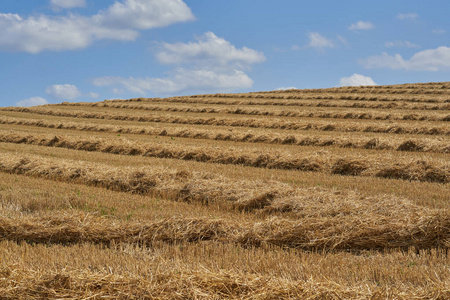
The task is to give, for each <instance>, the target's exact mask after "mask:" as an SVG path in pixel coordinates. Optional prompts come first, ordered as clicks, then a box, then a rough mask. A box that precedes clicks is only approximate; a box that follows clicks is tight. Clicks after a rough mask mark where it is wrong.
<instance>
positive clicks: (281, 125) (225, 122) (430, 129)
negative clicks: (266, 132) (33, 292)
mask: <svg viewBox="0 0 450 300" xmlns="http://www.w3.org/2000/svg"><path fill="white" fill-rule="evenodd" d="M1 110H4V111H14V112H30V113H34V114H42V115H51V116H59V117H76V118H86V119H103V120H121V121H137V122H154V123H172V124H186V125H217V126H229V127H249V128H262V129H264V128H267V129H285V130H318V131H330V132H331V131H343V132H376V133H397V134H423V135H450V127H449V126H448V125H442V124H440V125H438V126H436V125H422V126H418V125H416V124H411V123H410V122H407V123H398V124H396V123H392V124H389V123H388V124H380V123H377V122H373V123H367V121H366V122H364V123H360V122H358V123H354V124H352V123H350V122H345V123H343V122H336V123H332V122H323V123H320V122H317V121H314V122H308V121H304V120H301V121H286V120H279V119H267V118H265V119H260V118H257V119H252V118H248V117H247V118H233V117H231V118H230V117H228V118H224V117H217V118H202V117H192V116H188V117H184V116H170V115H164V116H163V115H136V114H130V113H128V114H117V113H115V114H113V113H104V112H85V111H81V110H78V111H76V110H55V109H49V108H21V107H16V108H3V109H0V111H1ZM369 121H370V120H369ZM438 124H439V123H438Z"/></svg>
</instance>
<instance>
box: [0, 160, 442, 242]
mask: <svg viewBox="0 0 450 300" xmlns="http://www.w3.org/2000/svg"><path fill="white" fill-rule="evenodd" d="M0 169H1V171H3V172H10V173H16V174H24V175H28V176H34V177H41V178H47V179H53V180H60V181H67V182H72V183H82V184H86V185H95V186H101V187H104V188H108V189H112V190H118V191H123V192H130V193H140V194H143V195H148V194H159V195H162V197H163V198H165V199H169V200H175V201H191V202H192V201H196V202H201V203H204V204H210V203H222V204H223V205H224V207H227V208H228V209H244V210H263V211H265V212H266V213H269V214H270V213H273V212H283V211H291V212H292V213H293V214H294V215H295V217H294V218H293V219H285V218H279V217H272V218H269V219H267V218H266V219H265V221H262V222H257V223H248V222H247V223H245V222H242V220H240V221H234V220H222V219H208V218H206V219H205V218H197V219H192V218H187V219H186V218H178V219H176V218H171V219H166V220H162V221H157V222H149V223H132V222H123V223H114V222H112V223H111V222H107V219H105V218H94V217H89V216H88V215H87V216H86V215H83V216H81V217H79V218H77V217H75V218H74V216H73V215H69V216H67V217H64V218H55V217H54V214H51V216H50V217H48V218H43V219H42V217H40V218H41V219H33V218H30V219H27V218H26V217H20V220H19V219H17V220H16V219H11V218H6V217H0V238H1V239H6V240H14V241H28V242H36V243H81V242H90V243H110V242H113V241H114V242H126V243H139V244H147V245H149V244H151V243H152V242H155V241H164V242H170V243H173V242H195V241H202V240H215V241H221V242H227V243H228V242H231V243H239V244H244V245H251V246H261V245H263V244H270V245H277V246H282V247H293V248H298V249H308V250H313V249H327V250H349V249H351V250H363V249H387V248H408V247H417V248H448V247H449V246H450V214H449V212H448V211H447V210H431V209H426V208H423V207H419V206H416V205H413V204H412V203H411V202H410V201H407V200H404V199H400V198H396V197H394V196H378V197H377V198H370V197H367V198H365V197H362V196H361V195H359V194H357V193H355V192H352V191H347V192H341V191H333V190H324V189H294V188H292V187H290V186H289V185H286V184H283V183H280V182H275V181H270V182H267V181H246V180H232V179H229V178H226V177H222V176H218V175H214V174H211V173H199V172H186V171H182V172H180V171H176V170H169V169H164V168H152V167H147V168H139V169H136V168H114V167H106V166H104V165H97V164H87V163H83V162H78V161H71V160H63V159H52V160H50V159H46V158H41V157H37V156H28V157H21V156H17V155H11V154H4V155H2V157H1V159H0Z"/></svg>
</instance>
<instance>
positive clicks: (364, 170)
mask: <svg viewBox="0 0 450 300" xmlns="http://www.w3.org/2000/svg"><path fill="white" fill-rule="evenodd" d="M0 142H3V143H15V144H30V145H38V146H49V147H59V148H66V149H72V150H83V151H95V152H102V153H109V154H120V155H139V156H145V157H155V158H169V159H179V160H188V161H197V162H207V163H218V164H227V165H243V166H249V167H257V168H268V169H280V170H298V171H310V172H322V173H326V174H338V175H347V176H370V177H381V178H389V179H404V180H414V181H423V182H438V183H448V182H450V164H449V163H448V162H445V161H444V162H442V163H441V162H436V161H433V160H428V161H426V160H424V159H411V158H399V157H391V158H389V157H387V156H386V154H385V153H383V154H381V155H380V156H379V157H378V156H374V157H371V158H369V157H362V156H361V155H360V156H354V155H353V156H337V155H333V154H329V153H316V154H313V155H304V154H302V153H299V154H292V153H291V152H280V151H275V152H273V153H270V152H261V151H249V150H248V149H245V148H237V147H229V148H228V149H224V148H223V147H206V146H187V145H179V144H163V145H154V144H150V143H139V142H131V141H129V140H127V139H120V140H110V139H98V138H95V139H80V138H78V137H62V136H45V135H35V136H33V135H26V134H16V133H6V132H3V133H1V132H0Z"/></svg>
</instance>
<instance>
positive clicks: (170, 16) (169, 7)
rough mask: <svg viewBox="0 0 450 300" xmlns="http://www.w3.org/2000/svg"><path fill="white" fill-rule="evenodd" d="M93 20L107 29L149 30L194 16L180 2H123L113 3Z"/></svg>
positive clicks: (177, 0)
mask: <svg viewBox="0 0 450 300" xmlns="http://www.w3.org/2000/svg"><path fill="white" fill-rule="evenodd" d="M93 19H94V20H95V21H96V22H97V23H99V24H101V25H103V26H107V27H113V28H133V29H150V28H156V27H165V26H168V25H170V24H173V23H177V22H183V21H190V20H194V15H193V14H192V12H191V10H190V9H189V7H188V6H187V5H186V4H185V3H184V2H183V1H181V0H125V1H124V2H115V3H114V4H113V5H112V6H110V7H108V9H107V10H105V11H104V12H99V13H98V14H97V15H95V16H94V17H93Z"/></svg>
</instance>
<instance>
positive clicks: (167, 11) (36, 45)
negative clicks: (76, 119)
mask: <svg viewBox="0 0 450 300" xmlns="http://www.w3.org/2000/svg"><path fill="white" fill-rule="evenodd" d="M62 2H64V1H62ZM193 19H194V16H193V14H192V12H191V10H190V9H189V7H187V5H186V4H185V3H184V2H183V1H181V0H123V1H122V2H115V3H114V4H113V5H111V6H110V7H108V8H107V9H106V10H104V11H100V12H99V13H97V14H96V15H93V16H80V15H74V14H70V15H67V16H46V15H40V16H36V17H35V16H31V17H27V18H24V17H22V16H20V15H18V14H10V13H7V14H5V13H0V50H6V51H24V52H29V53H39V52H42V51H46V50H50V51H63V50H76V49H82V48H86V47H88V46H89V45H91V44H92V43H93V42H95V41H96V40H102V39H111V40H118V41H133V40H135V39H136V38H137V37H138V36H139V31H138V30H144V29H151V28H155V27H163V26H167V25H170V24H173V23H177V22H184V21H189V20H193Z"/></svg>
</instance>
